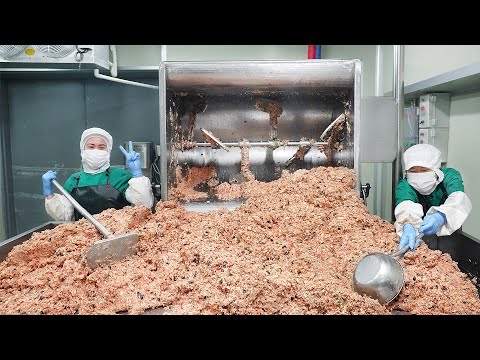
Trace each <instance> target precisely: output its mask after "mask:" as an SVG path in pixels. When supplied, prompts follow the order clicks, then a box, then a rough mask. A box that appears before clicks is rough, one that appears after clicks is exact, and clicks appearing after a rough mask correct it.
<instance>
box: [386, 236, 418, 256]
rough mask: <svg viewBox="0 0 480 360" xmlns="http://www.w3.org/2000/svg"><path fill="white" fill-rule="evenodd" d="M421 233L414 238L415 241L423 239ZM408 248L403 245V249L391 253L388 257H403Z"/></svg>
mask: <svg viewBox="0 0 480 360" xmlns="http://www.w3.org/2000/svg"><path fill="white" fill-rule="evenodd" d="M423 235H424V234H423V233H418V235H417V237H416V238H415V240H420V239H421V238H422V237H423ZM408 248H409V246H408V245H405V246H404V247H403V248H401V249H400V250H397V251H395V252H393V253H391V254H390V256H397V255H403V254H405V253H406V252H407V251H408Z"/></svg>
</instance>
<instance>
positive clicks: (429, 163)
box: [403, 144, 444, 184]
mask: <svg viewBox="0 0 480 360" xmlns="http://www.w3.org/2000/svg"><path fill="white" fill-rule="evenodd" d="M403 162H404V165H405V171H407V170H408V169H410V168H412V167H414V166H422V167H425V168H427V169H431V170H433V171H435V173H436V174H437V175H438V180H437V184H439V183H441V182H442V181H443V177H444V174H443V172H442V171H441V170H440V166H441V164H442V153H441V152H440V150H438V149H437V148H436V147H435V146H433V145H430V144H417V145H413V146H411V147H409V148H408V149H407V150H406V151H405V152H404V153H403Z"/></svg>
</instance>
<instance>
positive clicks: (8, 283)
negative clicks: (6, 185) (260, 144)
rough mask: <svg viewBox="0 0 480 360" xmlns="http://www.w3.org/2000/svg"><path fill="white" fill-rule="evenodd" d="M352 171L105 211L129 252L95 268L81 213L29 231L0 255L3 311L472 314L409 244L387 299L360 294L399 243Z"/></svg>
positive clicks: (447, 269)
mask: <svg viewBox="0 0 480 360" xmlns="http://www.w3.org/2000/svg"><path fill="white" fill-rule="evenodd" d="M354 183H355V173H354V171H353V170H350V169H346V168H325V167H318V168H314V169H312V170H298V171H296V172H294V173H287V172H285V173H284V174H283V175H282V177H281V178H280V179H278V180H275V181H272V182H269V183H263V182H258V181H255V180H253V181H247V182H245V183H242V184H239V185H228V186H227V185H225V184H222V185H220V186H218V187H217V189H216V191H217V193H218V194H221V193H222V190H225V191H227V192H228V191H230V193H231V191H233V189H234V188H235V189H236V191H237V193H238V194H241V195H248V197H249V199H248V200H247V201H246V203H245V204H243V205H241V206H240V207H238V208H237V209H235V210H234V211H228V210H216V211H212V212H208V213H197V212H188V211H186V210H185V209H184V208H183V207H182V206H181V205H180V203H179V202H177V201H166V202H161V203H159V204H158V205H157V208H156V213H155V214H152V213H151V212H150V210H149V209H147V208H145V207H126V208H124V209H122V210H113V209H109V210H106V211H104V212H102V213H101V214H99V215H98V219H99V221H100V222H101V223H102V224H104V225H105V226H106V227H107V228H108V229H110V230H111V231H112V232H113V233H115V234H120V233H123V232H127V231H133V230H135V231H137V232H138V234H139V236H140V250H139V253H138V255H136V256H132V257H129V258H127V259H124V260H122V261H119V262H116V263H113V264H111V265H105V266H102V267H99V268H97V269H95V270H91V269H89V268H88V267H87V266H86V263H85V262H84V260H83V254H84V253H85V252H86V251H87V250H88V249H89V247H90V246H91V245H92V244H93V243H94V242H95V241H97V240H99V239H100V238H101V236H100V234H99V232H98V231H97V230H96V229H95V228H94V226H93V225H91V224H90V223H89V222H88V221H87V220H80V221H77V222H75V223H72V224H62V225H59V226H57V227H56V228H55V229H52V230H46V231H43V232H40V233H35V234H34V235H33V236H32V238H31V239H30V240H28V241H26V242H24V243H23V244H21V245H19V246H16V247H15V248H14V249H13V250H12V251H11V252H10V254H9V256H8V257H7V259H6V260H5V261H3V262H2V263H0V313H2V314H12V313H13V314H16V313H29V314H115V313H120V312H125V311H127V312H128V313H130V314H139V313H142V312H143V311H144V310H146V309H153V308H158V307H164V308H165V309H166V311H167V313H169V314H390V313H391V312H392V310H394V309H401V310H404V311H408V312H411V313H414V314H480V300H479V297H478V294H477V292H476V289H475V286H474V284H473V283H472V282H471V280H469V279H468V278H467V276H466V275H464V274H463V273H462V272H460V270H459V269H458V267H457V265H456V263H455V262H454V261H452V259H451V258H450V256H449V255H446V254H442V253H441V252H440V251H432V250H430V249H428V247H427V246H426V245H425V244H422V245H420V247H419V249H418V250H417V251H415V252H413V253H410V252H409V253H407V254H406V255H405V257H404V258H403V259H401V260H400V261H401V263H402V265H403V266H404V268H405V278H406V283H405V287H404V289H403V290H402V293H401V294H400V296H399V297H398V298H397V299H396V300H395V301H394V302H392V303H391V304H389V305H387V306H383V305H381V304H380V303H378V301H376V300H374V299H371V298H369V297H366V296H361V295H359V294H357V293H356V292H355V291H354V289H353V281H352V276H353V271H354V269H355V266H356V264H357V263H358V261H360V259H361V258H362V257H363V256H365V255H367V254H369V253H372V252H377V251H379V252H385V253H390V252H392V251H394V250H395V249H396V248H397V243H398V237H397V235H396V234H395V232H394V229H393V226H392V225H391V224H390V223H388V222H386V221H384V220H382V219H381V218H379V217H377V216H373V215H371V214H369V212H368V210H367V208H366V207H365V206H364V205H363V202H362V200H361V199H360V198H359V196H358V195H357V193H356V192H355V191H354Z"/></svg>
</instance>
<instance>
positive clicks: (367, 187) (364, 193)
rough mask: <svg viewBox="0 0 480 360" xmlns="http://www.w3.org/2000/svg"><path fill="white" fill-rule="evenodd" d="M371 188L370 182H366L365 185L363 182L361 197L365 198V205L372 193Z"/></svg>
mask: <svg viewBox="0 0 480 360" xmlns="http://www.w3.org/2000/svg"><path fill="white" fill-rule="evenodd" d="M370 188H371V186H370V184H369V183H366V184H365V185H363V184H361V190H360V198H362V199H363V203H364V204H365V206H367V197H368V194H369V193H370Z"/></svg>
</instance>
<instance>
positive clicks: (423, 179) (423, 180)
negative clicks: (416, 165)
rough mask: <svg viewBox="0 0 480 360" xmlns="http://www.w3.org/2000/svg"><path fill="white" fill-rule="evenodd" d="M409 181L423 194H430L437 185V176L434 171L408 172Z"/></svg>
mask: <svg viewBox="0 0 480 360" xmlns="http://www.w3.org/2000/svg"><path fill="white" fill-rule="evenodd" d="M407 181H408V183H409V184H410V185H411V186H412V187H413V188H414V189H415V190H417V191H418V192H419V193H420V194H422V195H430V194H431V193H432V192H433V190H435V188H436V187H437V177H436V174H435V172H434V171H427V172H421V173H409V172H407Z"/></svg>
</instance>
